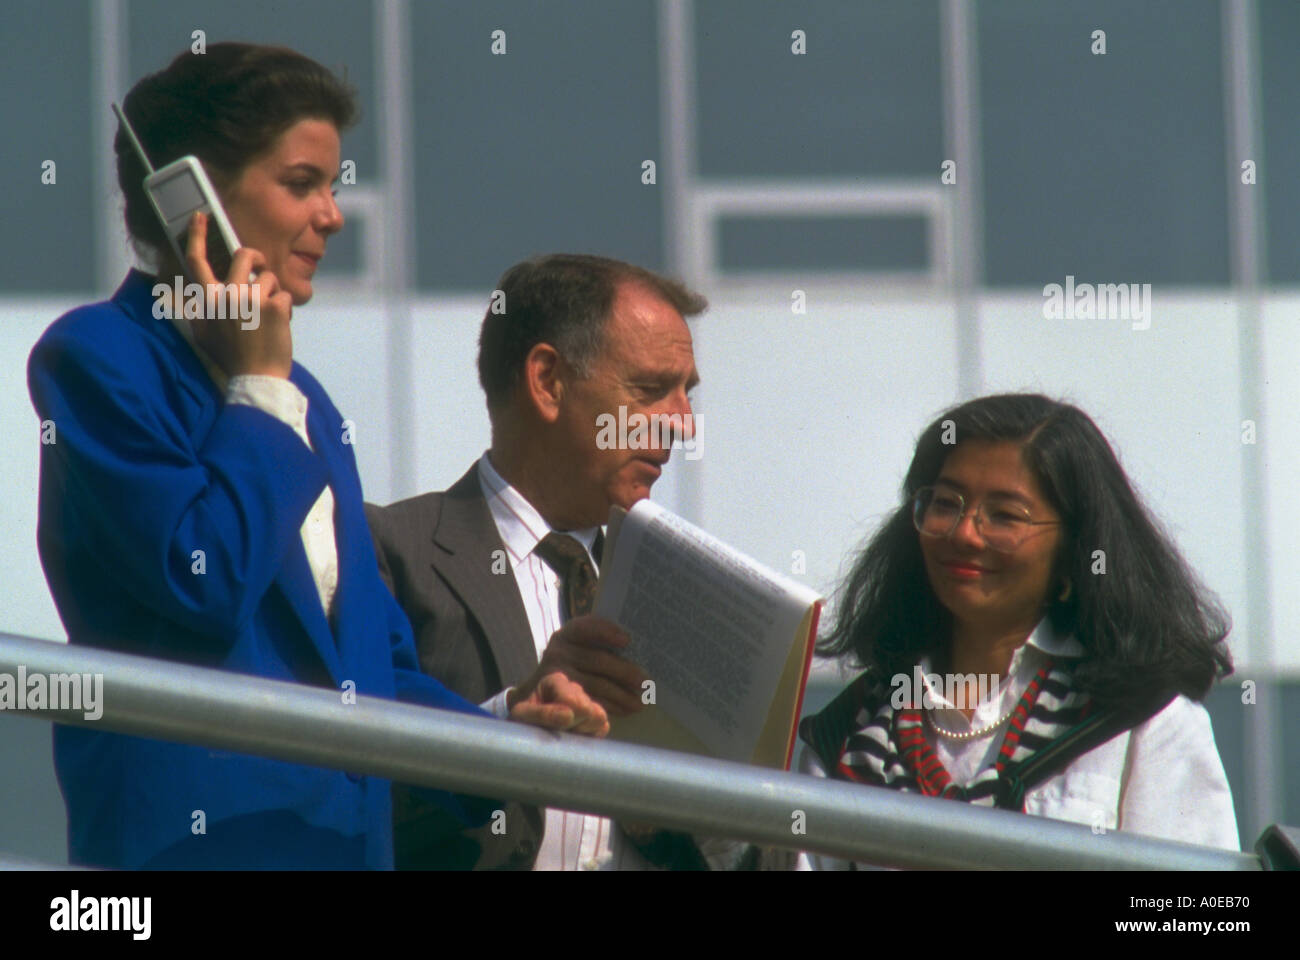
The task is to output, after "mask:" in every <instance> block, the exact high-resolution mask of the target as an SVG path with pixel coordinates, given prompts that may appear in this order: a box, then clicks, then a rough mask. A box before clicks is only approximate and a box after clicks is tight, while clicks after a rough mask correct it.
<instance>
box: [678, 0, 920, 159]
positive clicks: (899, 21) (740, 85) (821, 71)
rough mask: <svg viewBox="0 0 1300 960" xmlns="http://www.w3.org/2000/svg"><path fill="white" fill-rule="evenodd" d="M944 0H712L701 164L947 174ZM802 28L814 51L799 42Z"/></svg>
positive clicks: (703, 13)
mask: <svg viewBox="0 0 1300 960" xmlns="http://www.w3.org/2000/svg"><path fill="white" fill-rule="evenodd" d="M938 11H939V5H938V3H937V2H934V0H925V2H920V0H918V2H909V3H897V2H887V0H869V2H868V0H856V2H853V3H845V2H842V0H841V2H833V0H815V2H803V3H799V4H791V3H787V2H782V0H702V2H699V3H696V5H695V20H696V31H695V51H696V56H695V60H696V66H695V70H696V77H697V80H698V87H699V90H698V106H697V112H698V117H697V127H696V136H697V138H698V144H699V163H700V173H701V174H702V175H703V176H706V177H737V176H742V177H744V176H788V177H816V176H852V175H855V174H857V175H873V176H889V175H893V176H901V175H908V176H927V177H928V176H933V177H935V178H937V177H938V176H939V164H940V162H941V160H942V159H943V158H942V138H943V100H942V95H941V73H940V69H939V12H938ZM796 29H798V30H802V31H803V32H804V35H805V37H806V53H803V54H795V53H794V52H793V51H792V46H793V44H794V41H793V40H792V39H791V34H792V33H793V31H795V30H796Z"/></svg>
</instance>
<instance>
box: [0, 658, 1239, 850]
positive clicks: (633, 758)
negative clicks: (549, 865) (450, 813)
mask: <svg viewBox="0 0 1300 960" xmlns="http://www.w3.org/2000/svg"><path fill="white" fill-rule="evenodd" d="M20 668H21V669H22V670H23V671H24V672H25V673H26V675H27V676H28V677H30V676H32V675H34V674H44V675H46V676H47V677H48V676H50V675H55V674H73V673H77V674H83V675H84V674H91V675H94V674H99V675H102V677H103V687H102V698H101V702H100V703H99V704H97V705H96V706H97V708H98V709H102V715H101V716H99V717H98V718H97V719H93V720H91V719H87V717H86V715H85V714H86V712H87V711H86V710H85V709H81V710H68V709H59V710H54V709H42V710H40V711H29V712H27V713H26V715H27V716H37V717H40V718H42V719H46V720H54V721H58V722H61V723H72V724H77V725H80V726H87V727H95V728H98V729H104V730H113V731H117V732H121V733H129V734H136V735H140V736H148V737H154V738H161V739H166V740H173V741H179V742H184V743H193V744H200V745H203V746H208V747H213V748H218V749H224V750H234V751H239V752H243V753H250V754H256V755H259V756H267V757H274V758H277V759H281V760H289V761H296V762H299V763H306V764H312V765H316V766H322V767H330V768H334V769H341V770H348V771H350V772H353V773H361V774H369V775H374V776H380V777H386V778H389V779H392V780H397V781H402V782H405V783H411V784H417V785H423V786H431V787H439V788H443V789H448V790H453V791H456V792H459V793H466V794H475V795H478V796H486V797H496V798H500V799H503V800H504V799H511V800H520V801H523V802H525V803H533V804H539V805H545V806H552V807H561V808H564V809H570V810H580V811H586V812H590V813H595V814H601V815H605V816H609V817H615V818H621V819H625V820H629V821H640V822H646V823H652V824H656V825H660V826H663V827H666V828H669V829H675V830H683V831H687V832H690V833H692V834H695V835H697V836H708V837H719V838H732V839H736V840H748V841H751V842H754V843H758V844H762V845H765V846H774V847H781V848H785V849H797V850H807V851H811V852H816V853H822V854H827V855H830V856H835V857H841V858H844V859H851V860H858V861H865V862H870V863H874V864H879V865H885V866H897V867H981V868H990V867H1029V868H1032V867H1037V868H1071V869H1143V870H1186V869H1191V870H1207V869H1208V870H1257V869H1259V868H1260V859H1259V857H1257V856H1253V855H1250V854H1244V853H1234V852H1228V851H1224V850H1216V849H1211V848H1207V847H1197V846H1192V845H1188V844H1181V843H1172V842H1168V841H1163V840H1156V839H1152V838H1147V837H1141V836H1138V835H1135V834H1125V833H1119V832H1107V833H1104V834H1101V835H1098V834H1094V832H1093V831H1092V830H1090V829H1089V828H1088V827H1084V826H1080V825H1077V824H1069V823H1063V822H1059V821H1055V820H1048V819H1045V818H1042V817H1032V816H1025V815H1023V814H1019V813H1012V812H1008V811H1003V810H992V809H986V808H982V807H973V806H970V805H967V804H963V803H952V802H949V801H944V800H937V799H933V798H928V797H917V796H910V795H902V794H897V793H894V792H892V791H888V790H869V789H863V788H862V787H861V786H858V785H854V784H849V783H841V782H838V781H829V780H822V779H818V778H814V777H809V776H803V775H799V774H793V773H785V772H782V771H773V770H767V769H763V768H759V767H752V766H746V765H743V764H737V763H728V762H723V761H718V760H710V759H706V758H702V757H696V756H692V755H688V754H682V753H677V752H674V751H669V750H655V749H650V748H647V747H639V746H631V745H628V744H622V743H613V742H608V741H600V740H592V739H590V738H587V737H580V736H573V735H568V734H560V733H552V732H548V731H543V730H539V729H536V728H533V727H528V726H524V725H520V724H514V723H503V722H501V721H497V720H491V719H486V718H482V717H475V716H469V715H465V714H458V713H453V712H449V711H441V710H430V709H428V708H425V707H420V706H415V705H411V704H404V703H397V702H394V701H390V700H382V699H377V698H371V697H356V698H355V702H354V703H346V702H344V700H345V698H344V696H343V695H342V693H341V692H337V691H331V690H326V689H321V688H319V687H309V686H305V685H301V684H294V683H285V682H281V681H275V680H268V679H265V678H262V677H253V676H246V675H243V674H235V673H229V672H226V671H220V670H211V669H204V668H199V667H194V666H189V665H186V664H179V663H173V662H170V661H163V660H155V659H150V658H146V657H138V656H129V655H126V654H121V653H112V652H108V651H104V650H98V649H93V648H89V647H83V646H70V645H67V644H61V643H52V642H50V641H44V640H33V639H29V638H24V637H15V636H12V635H9V634H0V673H7V674H9V675H11V676H13V677H16V676H17V674H18V671H19V669H20ZM51 705H54V704H51ZM65 706H66V704H65ZM799 827H802V828H803V831H804V832H802V833H796V832H795V830H796V829H798V828H799Z"/></svg>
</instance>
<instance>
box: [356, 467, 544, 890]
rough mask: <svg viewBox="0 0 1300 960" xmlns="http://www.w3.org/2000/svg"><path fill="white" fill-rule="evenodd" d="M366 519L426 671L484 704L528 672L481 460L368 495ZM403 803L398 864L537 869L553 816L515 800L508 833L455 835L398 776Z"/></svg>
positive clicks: (532, 658)
mask: <svg viewBox="0 0 1300 960" xmlns="http://www.w3.org/2000/svg"><path fill="white" fill-rule="evenodd" d="M366 519H367V520H368V521H369V522H370V531H371V535H372V536H373V537H374V541H375V553H376V554H377V555H378V557H379V570H380V574H381V575H382V577H383V579H384V582H385V583H387V584H388V588H389V589H390V590H391V591H392V592H393V596H395V597H396V598H397V602H398V604H400V605H401V607H402V609H403V610H405V611H406V615H407V616H408V617H409V618H410V620H411V628H412V630H413V631H414V633H415V645H416V649H417V651H418V653H419V658H420V668H421V669H422V670H423V671H424V672H425V673H427V674H430V675H431V676H434V677H437V678H438V679H439V680H441V681H442V682H443V684H445V685H446V686H447V687H448V688H449V689H451V690H453V691H455V692H456V693H459V694H460V695H461V696H463V697H465V698H466V699H467V700H471V701H473V702H475V703H482V702H483V701H485V700H487V699H488V698H490V697H492V696H493V695H495V694H497V693H499V692H501V691H502V690H504V689H506V688H507V687H510V686H514V685H515V684H518V683H520V682H522V681H523V680H525V679H527V677H528V675H529V674H531V673H532V672H533V670H534V669H536V667H537V651H536V649H535V648H534V646H533V636H532V631H531V629H530V628H529V626H528V615H527V614H526V613H525V612H524V605H523V601H522V600H520V598H519V587H518V585H517V583H516V581H515V578H514V576H513V575H512V573H511V570H510V566H509V564H508V563H507V564H505V567H504V572H503V573H493V572H492V571H493V552H494V551H496V550H501V551H504V550H505V545H504V544H503V543H502V542H501V537H500V535H499V534H498V533H497V527H496V523H495V521H494V520H493V519H492V514H491V512H490V511H489V510H488V506H487V502H486V501H485V500H484V499H483V491H482V489H481V488H480V486H479V481H478V467H477V464H475V465H474V466H471V467H470V469H469V471H468V472H467V473H466V474H465V475H464V476H463V477H461V478H460V480H458V481H457V482H456V484H455V485H454V486H453V487H451V488H450V489H449V490H446V491H444V492H442V493H426V494H422V495H421V496H418V497H412V498H411V499H409V500H402V501H400V502H398V503H394V504H392V505H391V506H387V507H379V506H376V505H374V504H369V503H368V504H366ZM497 556H498V558H499V557H500V556H501V554H498V555H497ZM496 567H497V569H498V570H501V569H502V564H501V563H497V564H496ZM393 809H394V846H395V853H396V863H397V867H398V869H456V868H461V869H468V868H470V867H474V868H477V869H519V870H528V869H531V867H532V865H533V861H534V860H535V859H536V858H537V851H538V849H539V848H540V846H541V841H542V832H543V828H544V823H545V817H544V814H543V812H542V811H541V810H539V809H538V808H536V807H525V806H522V805H520V804H517V803H511V804H509V805H507V806H506V808H505V811H506V820H505V832H504V834H500V833H493V832H492V829H493V828H492V825H491V824H489V825H488V826H487V827H483V828H480V829H478V830H471V831H466V832H464V833H463V834H459V835H455V834H452V835H450V836H449V834H448V832H447V829H446V823H445V819H444V818H443V817H442V815H441V813H440V812H439V811H438V810H437V809H436V808H433V807H432V806H431V805H429V804H426V803H424V802H423V801H421V800H420V799H419V798H418V797H417V796H416V795H415V793H414V792H413V791H411V790H408V789H405V788H402V787H400V786H399V785H396V784H395V785H394V792H393Z"/></svg>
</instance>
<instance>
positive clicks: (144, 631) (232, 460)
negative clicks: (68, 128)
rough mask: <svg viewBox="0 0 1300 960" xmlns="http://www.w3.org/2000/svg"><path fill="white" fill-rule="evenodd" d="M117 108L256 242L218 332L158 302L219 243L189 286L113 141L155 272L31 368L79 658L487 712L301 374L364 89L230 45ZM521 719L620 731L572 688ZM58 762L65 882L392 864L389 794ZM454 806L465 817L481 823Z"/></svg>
mask: <svg viewBox="0 0 1300 960" xmlns="http://www.w3.org/2000/svg"><path fill="white" fill-rule="evenodd" d="M124 106H125V112H126V114H127V116H128V117H129V118H130V119H131V121H132V125H133V126H134V127H135V129H136V132H137V133H138V135H139V137H140V139H141V141H142V143H143V144H144V148H145V149H146V150H147V151H148V152H149V154H150V159H151V161H152V162H153V165H154V166H155V167H161V166H162V165H163V164H165V163H168V162H170V161H172V160H174V159H176V158H178V157H180V156H182V155H185V154H195V155H197V156H198V157H199V158H200V159H201V160H202V161H203V164H204V167H205V169H206V170H207V172H208V174H209V177H210V178H211V179H212V181H213V183H214V186H215V187H216V189H217V191H218V194H219V195H220V197H221V200H222V204H223V206H224V207H225V209H226V211H227V213H228V215H229V217H230V220H231V223H232V226H233V227H234V230H235V233H236V235H237V236H238V237H239V239H240V242H241V243H242V244H243V245H244V246H243V247H242V248H241V249H240V250H239V252H238V253H236V255H235V257H234V258H233V263H232V264H231V265H230V267H229V271H228V276H227V282H228V283H230V284H232V285H233V286H232V287H231V288H230V289H233V290H234V291H235V292H236V294H238V295H239V296H241V297H242V298H243V299H242V304H243V305H244V306H245V307H247V308H249V312H247V313H243V314H240V315H237V316H235V317H233V318H231V319H219V318H218V317H207V316H203V315H200V311H198V310H195V309H191V310H189V311H188V312H187V311H186V310H185V309H184V307H185V306H186V304H185V303H184V302H175V298H174V296H172V295H171V294H168V293H164V290H165V289H167V288H171V289H175V282H176V278H178V277H181V275H182V274H185V275H186V276H185V277H184V278H183V279H182V281H181V282H182V283H183V282H184V281H185V280H196V281H198V282H200V283H201V284H205V285H206V284H212V283H217V282H218V280H217V277H216V276H214V274H213V272H212V268H211V265H210V264H209V263H208V261H207V256H206V243H205V238H204V233H205V231H204V229H203V227H204V226H205V225H204V224H203V222H202V221H201V220H198V219H196V221H195V222H194V226H195V227H196V229H192V230H191V231H190V234H191V239H190V241H189V244H188V247H187V251H186V253H187V256H186V265H185V267H184V268H182V267H181V265H180V264H178V263H177V262H176V258H175V256H174V254H173V253H172V252H171V250H170V247H169V245H168V243H167V240H166V238H165V236H164V235H163V233H162V230H161V227H160V225H159V223H158V222H157V220H156V219H155V216H154V214H153V212H152V210H151V209H150V207H149V205H148V200H147V198H146V197H145V195H144V192H143V189H142V186H141V181H142V180H143V178H144V175H145V170H144V167H143V165H142V164H141V162H140V160H139V159H138V158H137V157H136V156H135V154H134V153H133V151H132V149H131V147H130V144H129V141H128V140H127V138H126V136H125V134H124V132H122V131H119V133H118V136H117V142H116V153H117V161H118V180H119V184H120V186H121V188H122V192H123V194H124V196H125V199H126V223H127V228H128V231H129V233H130V235H131V237H132V240H133V241H134V244H135V246H136V249H137V250H138V251H139V252H141V253H142V255H144V256H145V257H146V258H148V259H152V260H153V261H154V262H155V263H156V264H157V266H156V268H155V269H153V270H151V271H149V272H144V271H140V270H133V271H132V272H131V273H130V274H129V275H128V276H127V278H126V280H125V281H124V282H123V283H122V285H121V287H120V288H119V289H118V291H117V293H115V294H114V296H113V298H112V299H111V300H109V301H108V302H105V303H97V304H93V305H90V306H85V307H81V308H79V309H76V310H73V311H71V312H70V313H67V314H65V315H64V316H63V317H61V318H59V319H58V320H57V321H56V322H55V323H54V324H52V325H51V326H50V328H49V329H48V330H47V331H46V332H45V334H44V335H43V336H42V337H41V339H40V341H39V342H38V343H37V345H36V347H35V348H34V350H33V351H32V355H31V358H30V361H29V370H28V374H29V384H30V388H31V394H32V400H33V403H34V405H35V407H36V410H37V412H38V414H39V416H40V417H41V419H42V420H43V421H51V422H52V423H53V424H54V434H53V436H54V442H53V443H48V444H45V445H43V446H42V448H41V487H40V518H39V526H38V541H39V548H40V555H41V562H42V564H43V566H44V569H45V574H46V578H47V580H48V581H49V584H50V589H51V592H52V593H53V595H54V599H55V603H56V605H57V606H58V609H59V614H60V616H61V618H62V620H63V623H64V626H65V627H66V629H67V632H68V638H69V640H70V641H71V642H73V643H86V644H91V645H95V646H101V647H108V648H112V649H116V650H122V651H126V652H130V653H136V654H143V655H147V656H156V657H162V658H166V659H172V660H182V661H186V662H190V663H195V664H200V665H203V666H209V667H218V668H221V669H226V670H232V671H235V672H240V673H248V674H255V675H259V676H265V677H271V678H274V679H280V680H291V681H298V682H303V683H309V684H315V685H319V686H326V687H333V688H335V689H344V688H345V687H344V685H345V684H346V683H347V682H348V681H351V682H352V683H354V684H355V691H356V693H358V694H363V695H371V696H380V697H390V698H393V697H395V698H399V699H402V700H408V701H412V702H415V703H420V704H425V705H428V706H432V707H440V708H445V709H452V710H460V711H465V712H471V713H476V712H479V711H478V708H477V707H475V706H474V705H472V704H470V703H468V702H466V701H464V700H462V699H461V698H460V697H458V696H456V695H455V694H453V693H451V692H449V691H448V690H446V689H445V688H444V687H442V686H441V685H440V684H439V683H438V682H437V681H436V680H434V679H432V678H431V677H428V676H425V675H424V674H422V673H421V672H420V671H419V668H418V664H417V661H416V657H415V650H414V644H413V641H412V638H411V632H410V626H409V624H408V622H407V620H406V618H405V615H404V614H403V613H402V612H401V611H400V609H399V608H398V606H397V604H396V602H395V601H394V600H393V598H392V596H391V595H390V594H389V593H388V591H387V589H386V588H385V587H384V585H383V583H382V581H381V580H380V578H379V575H378V572H377V565H376V561H375V556H374V552H373V547H372V545H371V538H370V535H369V532H368V530H367V527H366V521H365V517H364V513H363V511H362V496H361V486H360V481H359V478H358V475H357V467H356V461H355V458H354V456H353V452H352V447H351V446H350V444H349V443H348V442H347V436H348V433H347V428H346V426H345V424H344V422H343V418H342V416H341V415H340V414H339V412H338V410H336V409H335V407H334V405H333V404H332V403H331V402H330V399H329V397H328V396H327V395H326V393H325V391H324V390H323V389H322V388H321V386H320V384H319V383H317V382H316V380H315V379H314V378H313V377H312V376H311V374H309V373H308V372H307V371H306V370H304V369H303V368H302V367H301V366H299V365H298V364H296V363H294V362H293V360H292V339H291V336H290V327H289V320H290V316H291V313H292V308H293V307H294V306H297V305H301V304H303V303H306V302H307V300H308V299H309V298H310V297H311V294H312V277H313V275H314V273H315V270H316V266H317V263H318V262H319V260H320V258H321V256H322V255H323V254H324V252H325V248H326V243H327V241H328V239H329V237H330V236H332V235H333V234H334V233H336V232H337V231H338V230H339V229H340V228H341V227H342V225H343V218H342V215H341V214H340V213H339V210H338V207H337V206H336V204H335V202H334V198H333V192H332V183H333V181H334V179H335V177H336V174H337V171H338V168H339V131H341V130H343V129H345V128H346V127H347V126H348V125H349V124H350V123H351V122H352V121H353V119H354V117H355V114H356V108H355V104H354V101H353V97H352V94H351V92H350V91H349V90H348V89H347V88H345V87H344V86H343V85H342V84H340V83H339V81H338V80H337V79H336V78H335V77H334V76H333V75H332V74H331V73H329V71H327V70H325V69H324V68H323V67H321V66H320V65H319V64H317V63H315V62H314V61H311V60H309V59H307V58H306V57H303V56H301V55H299V54H297V53H294V52H293V51H290V50H286V49H280V48H268V47H260V46H251V45H246V44H214V45H211V46H209V47H208V49H207V52H206V53H204V54H202V55H195V54H190V53H185V54H182V55H181V56H180V57H178V58H177V59H176V60H175V61H173V62H172V64H171V65H170V66H169V67H167V68H166V69H165V70H163V71H161V72H160V73H157V74H154V75H152V76H149V77H146V78H144V79H143V80H141V81H140V82H139V83H138V84H137V85H136V86H135V87H134V88H133V89H132V90H131V92H130V93H129V94H128V95H127V97H126V100H125V104H124ZM250 274H255V275H256V278H255V279H254V280H252V281H251V282H249V277H250ZM237 278H238V279H239V280H242V281H244V282H243V283H242V284H239V283H236V279H237ZM190 306H191V307H193V305H190ZM173 316H174V317H175V318H176V319H171V317H173ZM254 317H255V319H256V323H254V322H253V318H254ZM105 695H106V696H107V697H111V696H112V689H111V678H110V682H109V686H108V688H107V689H106V691H105ZM515 718H516V719H525V720H529V721H530V722H536V723H540V724H543V725H546V726H552V727H561V728H575V729H578V730H581V731H583V732H596V733H599V732H601V731H602V730H603V729H605V717H604V714H603V712H602V711H600V708H599V707H598V706H596V705H594V704H593V703H592V702H591V701H589V700H588V699H587V698H586V697H585V695H584V694H582V692H581V689H580V688H576V686H575V685H572V684H568V683H567V681H565V680H564V679H563V678H562V677H556V678H554V679H553V682H552V683H551V684H550V685H549V686H548V689H546V690H544V691H542V692H541V693H540V694H539V695H538V696H537V697H536V698H534V700H533V701H532V702H531V703H529V704H525V705H524V707H523V709H522V710H520V711H518V712H517V713H516V714H515ZM55 765H56V769H57V772H58V776H59V781H60V784H61V786H62V788H63V792H64V796H65V798H66V800H67V805H68V820H69V828H68V833H69V852H70V859H71V860H72V861H73V862H74V863H82V864H91V865H99V866H113V867H128V868H134V867H236V868H238V867H335V868H338V867H372V868H385V867H391V866H392V827H391V803H390V799H389V784H388V782H387V781H384V780H380V779H376V778H371V777H357V776H354V775H351V774H346V773H343V772H340V771H333V770H325V769H318V768H313V767H306V766H302V765H298V764H291V763H283V762H280V761H275V760H267V759H262V758H257V757H251V756H244V755H240V754H234V753H227V752H222V751H213V750H208V749H206V748H203V747H195V746H189V745H183V744H173V743H165V742H162V741H156V740H149V739H143V738H140V737H131V736H123V735H119V734H114V733H108V732H99V731H96V730H93V729H88V728H70V727H58V728H56V731H55ZM440 796H441V798H442V801H443V803H444V805H445V807H446V809H447V810H448V814H449V823H452V822H453V821H461V822H466V821H478V822H481V821H482V820H483V819H485V818H486V816H487V814H488V811H489V810H490V806H488V805H487V804H486V802H485V801H481V800H472V799H470V798H460V797H454V796H452V795H450V794H442V795H440Z"/></svg>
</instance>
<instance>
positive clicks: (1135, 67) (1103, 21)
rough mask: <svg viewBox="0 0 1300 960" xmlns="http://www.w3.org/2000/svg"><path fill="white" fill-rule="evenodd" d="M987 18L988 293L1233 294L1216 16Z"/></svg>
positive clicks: (1084, 9) (1158, 1) (982, 50)
mask: <svg viewBox="0 0 1300 960" xmlns="http://www.w3.org/2000/svg"><path fill="white" fill-rule="evenodd" d="M976 9H977V12H978V35H979V57H980V102H981V110H982V120H983V122H982V132H981V136H982V141H983V143H982V146H983V165H984V182H985V194H984V238H985V255H984V262H985V270H986V280H987V282H988V283H989V284H990V285H992V286H1004V285H1031V286H1042V285H1043V284H1046V283H1051V282H1058V283H1059V282H1062V281H1063V279H1064V277H1065V276H1066V275H1067V274H1072V275H1074V276H1076V277H1081V278H1086V279H1087V280H1089V281H1092V282H1102V283H1119V282H1142V283H1156V284H1161V283H1167V284H1180V285H1182V284H1187V285H1220V284H1226V283H1227V282H1228V278H1229V269H1228V236H1227V183H1228V181H1227V170H1226V159H1225V155H1224V150H1225V145H1224V144H1225V141H1224V114H1223V91H1222V86H1223V74H1222V69H1221V58H1222V51H1221V49H1220V23H1219V18H1220V11H1219V4H1218V3H1215V2H1214V0H1147V2H1143V3H1140V4H1135V3H1132V2H1130V0H1091V2H1089V3H1087V4H1077V3H1072V2H1062V0H1000V2H998V3H982V4H980V5H979V6H978V7H977V8H976ZM1097 29H1101V30H1104V31H1105V33H1106V53H1105V55H1101V56H1098V55H1094V54H1093V53H1092V52H1091V49H1090V48H1091V44H1092V39H1091V35H1092V32H1093V31H1094V30H1097Z"/></svg>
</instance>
